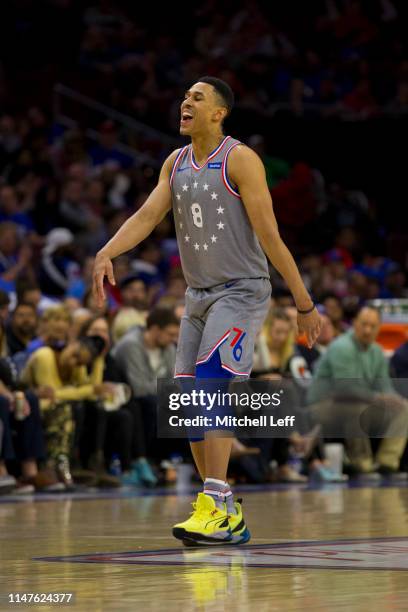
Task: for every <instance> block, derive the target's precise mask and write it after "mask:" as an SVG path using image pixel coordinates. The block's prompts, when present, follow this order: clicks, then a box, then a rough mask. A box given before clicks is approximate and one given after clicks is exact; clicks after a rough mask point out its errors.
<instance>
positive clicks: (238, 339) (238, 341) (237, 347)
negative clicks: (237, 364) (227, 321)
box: [230, 327, 246, 361]
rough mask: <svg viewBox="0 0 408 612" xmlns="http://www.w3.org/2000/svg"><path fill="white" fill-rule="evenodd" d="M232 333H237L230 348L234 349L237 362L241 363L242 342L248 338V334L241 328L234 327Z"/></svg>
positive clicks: (233, 352)
mask: <svg viewBox="0 0 408 612" xmlns="http://www.w3.org/2000/svg"><path fill="white" fill-rule="evenodd" d="M232 331H233V332H235V336H234V338H233V339H232V342H231V344H230V346H231V347H232V354H233V357H234V359H235V361H241V357H242V342H243V340H244V338H245V336H246V332H244V330H243V329H239V327H233V328H232Z"/></svg>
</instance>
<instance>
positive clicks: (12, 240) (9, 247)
mask: <svg viewBox="0 0 408 612" xmlns="http://www.w3.org/2000/svg"><path fill="white" fill-rule="evenodd" d="M30 260H31V248H30V246H29V245H27V244H21V245H20V239H19V234H18V228H17V225H16V224H15V223H11V222H9V221H7V222H2V223H0V288H2V289H3V290H5V291H13V290H14V282H15V280H16V278H17V277H18V275H19V274H20V273H21V272H22V271H23V270H24V271H27V268H29V264H30Z"/></svg>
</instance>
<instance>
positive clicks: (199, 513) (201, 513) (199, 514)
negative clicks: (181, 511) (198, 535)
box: [190, 502, 220, 518]
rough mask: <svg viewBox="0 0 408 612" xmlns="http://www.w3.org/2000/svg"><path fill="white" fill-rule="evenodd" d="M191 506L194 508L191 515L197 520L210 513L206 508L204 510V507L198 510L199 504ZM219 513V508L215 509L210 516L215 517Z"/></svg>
mask: <svg viewBox="0 0 408 612" xmlns="http://www.w3.org/2000/svg"><path fill="white" fill-rule="evenodd" d="M191 505H192V506H193V511H192V512H191V513H190V514H191V516H192V515H193V514H194V515H195V516H196V517H197V518H200V517H203V516H205V515H206V514H207V513H208V510H206V509H205V508H202V507H199V508H197V502H191ZM219 511H220V510H219V508H214V510H211V512H210V514H211V516H214V515H215V514H217V512H219Z"/></svg>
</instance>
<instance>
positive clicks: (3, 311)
mask: <svg viewBox="0 0 408 612" xmlns="http://www.w3.org/2000/svg"><path fill="white" fill-rule="evenodd" d="M9 304H10V298H9V296H8V294H7V293H6V292H5V291H2V290H1V289H0V357H5V356H6V355H7V354H8V348H7V337H6V321H7V319H8V316H9Z"/></svg>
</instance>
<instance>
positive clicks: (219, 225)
mask: <svg viewBox="0 0 408 612" xmlns="http://www.w3.org/2000/svg"><path fill="white" fill-rule="evenodd" d="M224 225H225V224H224V223H222V222H221V221H220V222H219V223H217V227H218V229H224Z"/></svg>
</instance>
